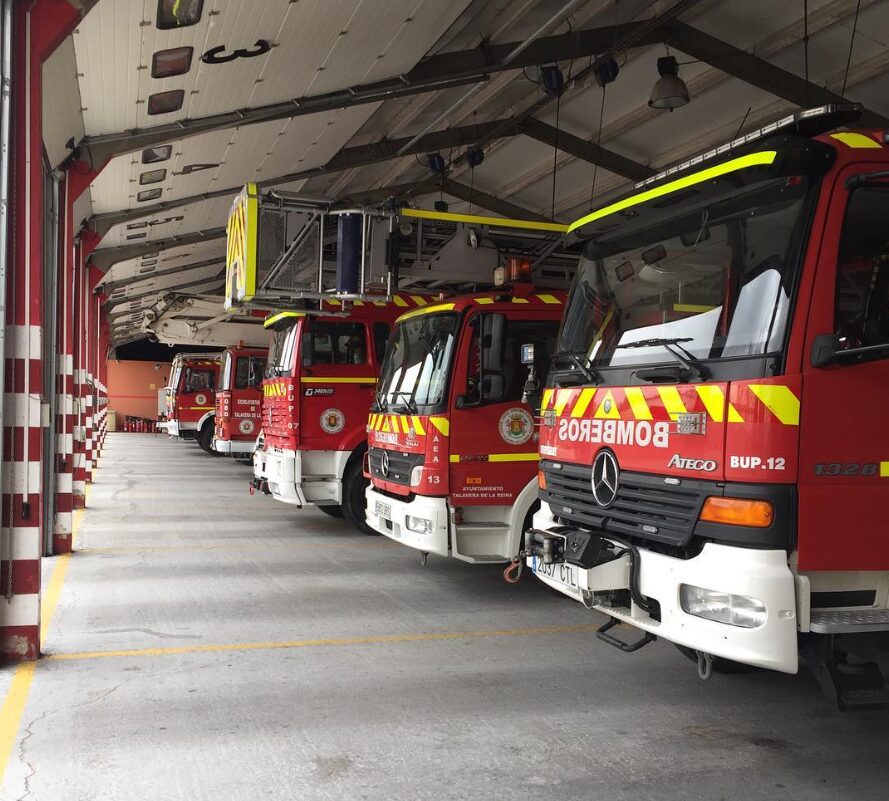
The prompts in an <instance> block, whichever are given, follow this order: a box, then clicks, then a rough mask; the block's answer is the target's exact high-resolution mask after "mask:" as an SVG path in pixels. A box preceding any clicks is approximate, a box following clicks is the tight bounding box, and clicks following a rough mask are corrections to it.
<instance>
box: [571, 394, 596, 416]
mask: <svg viewBox="0 0 889 801" xmlns="http://www.w3.org/2000/svg"><path fill="white" fill-rule="evenodd" d="M595 397H596V389H595V387H587V388H586V389H582V390H581V391H580V395H579V396H578V398H577V403H575V404H574V408H573V409H572V410H571V416H572V417H583V416H584V415H585V414H586V410H587V409H588V408H589V405H590V404H591V403H592V402H593V398H595Z"/></svg>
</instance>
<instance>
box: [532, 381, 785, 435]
mask: <svg viewBox="0 0 889 801" xmlns="http://www.w3.org/2000/svg"><path fill="white" fill-rule="evenodd" d="M735 386H736V387H737V390H736V391H735V393H734V395H733V397H735V398H737V399H738V400H736V401H729V400H728V399H727V397H726V387H727V385H726V384H686V385H681V386H672V385H667V386H639V387H585V388H583V389H576V388H572V389H547V390H544V393H543V402H542V405H541V412H545V411H554V412H555V414H556V415H557V416H559V417H561V416H563V415H565V416H568V417H575V418H583V417H592V418H598V419H610V420H654V421H661V420H663V421H669V420H677V419H678V418H679V415H681V414H687V413H698V414H700V413H704V414H706V415H707V418H708V419H710V420H712V421H713V422H714V423H744V422H746V421H749V422H761V421H762V419H763V418H767V419H768V418H771V419H774V420H776V421H777V422H779V423H781V424H782V425H787V426H798V425H799V410H800V401H799V397H798V396H797V394H796V393H795V392H794V391H793V390H792V389H791V388H790V387H788V386H785V385H783V384H772V383H769V384H757V383H747V382H743V383H739V384H737V385H735Z"/></svg>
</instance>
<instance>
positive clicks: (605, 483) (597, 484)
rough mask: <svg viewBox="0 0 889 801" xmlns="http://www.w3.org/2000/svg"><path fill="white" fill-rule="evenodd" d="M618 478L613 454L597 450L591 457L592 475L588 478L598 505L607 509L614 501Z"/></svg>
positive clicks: (618, 470)
mask: <svg viewBox="0 0 889 801" xmlns="http://www.w3.org/2000/svg"><path fill="white" fill-rule="evenodd" d="M619 478H620V468H618V466H617V459H615V457H614V454H613V453H612V452H611V451H599V453H597V454H596V458H595V459H593V475H592V478H591V480H590V484H591V485H592V488H593V498H595V499H596V503H597V504H599V506H601V507H603V508H606V509H607V508H608V507H609V506H611V504H613V503H614V499H615V498H617V482H618V479H619Z"/></svg>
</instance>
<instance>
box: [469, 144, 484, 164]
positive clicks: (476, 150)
mask: <svg viewBox="0 0 889 801" xmlns="http://www.w3.org/2000/svg"><path fill="white" fill-rule="evenodd" d="M484 160H485V151H484V150H482V149H481V148H480V147H479V146H478V145H476V146H475V147H471V148H469V150H467V151H466V163H467V164H468V165H469V166H470V167H473V168H475V167H478V165H479V164H481V163H482V162H483V161H484Z"/></svg>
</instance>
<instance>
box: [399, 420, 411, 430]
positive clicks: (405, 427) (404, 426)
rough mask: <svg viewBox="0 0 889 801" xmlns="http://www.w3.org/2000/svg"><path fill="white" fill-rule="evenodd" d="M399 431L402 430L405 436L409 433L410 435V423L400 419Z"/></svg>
mask: <svg viewBox="0 0 889 801" xmlns="http://www.w3.org/2000/svg"><path fill="white" fill-rule="evenodd" d="M401 430H402V431H403V432H404V433H405V434H410V433H411V421H410V420H409V419H408V418H407V417H402V418H401Z"/></svg>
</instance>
